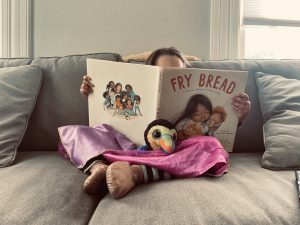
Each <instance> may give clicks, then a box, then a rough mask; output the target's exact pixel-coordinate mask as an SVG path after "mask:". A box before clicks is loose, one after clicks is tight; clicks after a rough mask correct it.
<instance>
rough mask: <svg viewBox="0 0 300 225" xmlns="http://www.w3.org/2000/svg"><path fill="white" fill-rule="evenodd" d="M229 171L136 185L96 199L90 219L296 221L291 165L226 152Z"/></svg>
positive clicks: (134, 221) (125, 221)
mask: <svg viewBox="0 0 300 225" xmlns="http://www.w3.org/2000/svg"><path fill="white" fill-rule="evenodd" d="M230 164H231V165H230V167H229V173H228V174H226V175H224V176H223V177H221V178H213V177H201V178H193V179H180V180H172V181H165V182H163V181H162V182H158V183H152V184H147V185H141V186H139V187H137V188H136V189H135V190H133V191H132V192H131V193H129V194H128V195H127V196H125V197H124V198H122V199H119V200H115V199H113V198H112V197H110V196H109V195H107V196H106V197H105V198H104V199H102V200H101V202H100V203H99V205H98V207H97V209H96V211H95V213H94V215H93V217H92V219H91V221H90V223H89V224H90V225H96V224H97V225H98V224H106V225H111V224H115V225H119V224H122V225H125V224H130V225H132V224H139V225H142V224H164V225H166V224H172V225H173V224H178V225H179V224H230V225H232V224H237V225H240V224H243V225H247V224H249V225H253V224H259V225H261V224H270V225H271V224H272V225H273V224H293V225H294V224H300V212H299V200H298V197H297V196H298V195H297V189H296V186H295V175H294V172H293V171H270V170H266V169H263V168H262V167H261V154H258V153H232V154H231V155H230Z"/></svg>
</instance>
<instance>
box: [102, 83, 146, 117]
mask: <svg viewBox="0 0 300 225" xmlns="http://www.w3.org/2000/svg"><path fill="white" fill-rule="evenodd" d="M103 97H104V99H105V100H104V104H103V107H104V110H105V111H107V112H108V113H109V114H111V115H112V116H114V117H117V118H120V119H126V120H129V119H136V118H138V117H140V116H143V115H142V113H141V107H140V106H141V97H140V96H139V95H137V94H136V93H135V92H134V90H133V87H132V85H130V84H126V85H125V89H124V90H123V86H122V84H121V83H119V82H118V83H115V82H114V81H109V82H108V84H107V85H106V90H105V92H104V93H103Z"/></svg>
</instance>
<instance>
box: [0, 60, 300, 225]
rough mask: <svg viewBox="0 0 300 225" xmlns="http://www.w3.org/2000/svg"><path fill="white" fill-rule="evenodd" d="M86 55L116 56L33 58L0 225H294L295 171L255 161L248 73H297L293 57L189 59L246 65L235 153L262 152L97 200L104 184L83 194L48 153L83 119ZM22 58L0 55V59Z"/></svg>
mask: <svg viewBox="0 0 300 225" xmlns="http://www.w3.org/2000/svg"><path fill="white" fill-rule="evenodd" d="M88 57H90V58H97V59H107V60H112V61H120V60H121V58H120V56H119V55H117V54H91V55H84V56H68V57H62V58H60V57H52V58H38V59H35V60H34V61H33V63H32V64H33V65H37V66H39V67H40V68H41V69H42V72H43V77H44V79H43V85H42V88H41V92H40V95H39V99H38V102H37V105H36V108H35V110H34V111H33V114H32V116H31V118H30V120H29V127H28V129H27V132H26V134H25V137H24V141H23V143H22V145H21V148H20V149H19V150H28V152H19V153H18V156H17V160H16V163H15V164H14V165H12V166H10V167H5V168H0V224H1V225H11V224H14V225H23V224H34V225H35V224H36V225H40V224H43V225H44V224H51V225H56V224H71V225H81V224H90V225H96V224H97V225H98V224H104V225H110V224H117V225H121V224H139V225H140V224H155V225H159V224H163V225H167V224H172V225H173V224H180V225H181V224H203V225H206V224H216V225H218V224H230V225H231V224H238V225H240V224H242V225H247V224H251V225H252V224H258V225H260V224H263V225H264V224H276V225H277V224H287V225H288V224H293V225H294V224H300V210H299V199H298V197H297V189H296V185H295V175H294V172H293V171H270V170H266V169H263V168H262V166H261V159H262V151H264V145H263V138H262V133H263V132H262V123H263V118H262V115H261V110H260V106H259V100H258V96H257V86H256V83H255V78H254V73H255V72H265V73H270V74H284V75H285V76H288V78H295V79H300V75H299V71H300V60H284V61H279V60H271V61H268V60H240V61H203V62H193V63H192V64H193V66H194V67H199V68H216V69H231V70H232V69H239V70H249V71H250V73H249V82H248V84H247V88H246V92H247V93H248V94H249V95H250V98H251V101H252V104H253V107H252V111H251V113H250V115H249V116H248V118H247V119H246V121H244V124H243V125H242V127H241V128H240V129H239V130H238V134H237V138H236V143H235V149H234V151H235V152H237V151H239V152H247V151H248V152H249V151H252V152H255V151H261V153H232V154H230V163H231V164H230V168H229V173H228V174H226V175H224V176H223V177H220V178H212V177H201V178H194V179H180V180H173V181H167V182H158V183H153V184H149V185H141V186H139V187H137V188H136V189H135V190H133V191H132V192H131V193H129V194H128V195H127V196H126V197H124V198H123V199H120V200H115V199H112V198H111V197H110V196H109V195H106V196H105V197H104V198H103V196H104V195H105V194H106V190H105V189H103V190H102V195H101V196H98V197H95V196H94V197H92V196H89V195H87V194H85V193H83V191H82V184H83V182H84V180H85V178H86V177H87V175H86V174H84V173H83V172H82V171H80V170H78V169H77V168H76V167H75V166H74V165H73V164H72V163H71V162H69V161H67V160H65V159H63V158H62V157H61V156H60V155H58V153H57V152H56V151H55V150H56V149H57V147H56V145H57V141H58V133H57V127H59V126H63V125H68V124H83V125H87V124H88V115H87V111H88V110H87V101H86V99H85V98H84V97H82V96H80V94H79V87H80V84H81V82H82V75H84V74H85V73H86V62H85V60H86V58H88ZM29 62H30V60H29V61H26V60H25V61H24V60H21V61H18V60H12V61H11V62H9V61H7V60H4V61H1V60H0V65H5V66H12V65H13V66H17V64H16V63H19V64H20V65H22V63H29ZM42 150H49V151H42ZM51 150H53V151H51ZM102 198H103V199H102ZM100 199H102V200H101V201H100ZM99 201H100V202H99Z"/></svg>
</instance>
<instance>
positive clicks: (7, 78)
mask: <svg viewBox="0 0 300 225" xmlns="http://www.w3.org/2000/svg"><path fill="white" fill-rule="evenodd" d="M41 83H42V71H41V70H40V69H39V68H38V67H36V66H20V67H9V68H2V69H0V102H1V104H0V131H1V133H0V167H5V166H9V165H11V164H12V163H13V162H14V160H15V158H16V154H17V149H18V146H19V145H20V143H21V141H22V138H23V136H24V133H25V131H26V128H27V125H28V119H29V117H30V115H31V112H32V110H33V108H34V105H35V102H36V99H37V96H38V93H39V90H40V86H41Z"/></svg>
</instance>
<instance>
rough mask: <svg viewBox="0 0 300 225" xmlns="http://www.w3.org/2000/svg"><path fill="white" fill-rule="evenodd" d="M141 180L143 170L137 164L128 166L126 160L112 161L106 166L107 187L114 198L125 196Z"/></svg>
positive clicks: (142, 178)
mask: <svg viewBox="0 0 300 225" xmlns="http://www.w3.org/2000/svg"><path fill="white" fill-rule="evenodd" d="M143 180H144V175H143V170H142V167H141V166H139V165H132V166H130V165H129V164H128V163H127V162H114V163H113V164H111V165H110V166H109V167H108V168H107V172H106V183H107V187H108V190H109V193H110V194H111V196H112V197H114V198H116V199H118V198H122V197H123V196H125V195H126V194H127V193H128V192H129V191H131V190H132V189H133V188H134V187H135V186H136V185H137V184H141V183H142V182H143Z"/></svg>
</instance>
